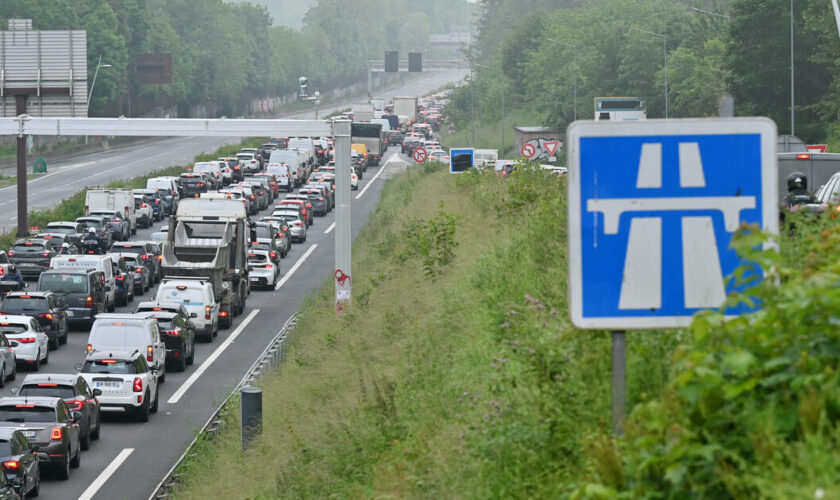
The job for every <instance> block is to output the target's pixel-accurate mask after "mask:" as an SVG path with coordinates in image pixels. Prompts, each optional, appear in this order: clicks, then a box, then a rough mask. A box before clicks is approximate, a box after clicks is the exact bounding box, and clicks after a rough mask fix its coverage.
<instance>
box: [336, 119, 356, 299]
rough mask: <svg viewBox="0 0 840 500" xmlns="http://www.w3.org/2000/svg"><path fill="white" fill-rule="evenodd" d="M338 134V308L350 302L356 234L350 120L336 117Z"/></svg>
mask: <svg viewBox="0 0 840 500" xmlns="http://www.w3.org/2000/svg"><path fill="white" fill-rule="evenodd" d="M333 133H334V135H335V204H336V210H335V310H336V312H337V313H341V312H343V311H344V309H345V308H346V307H347V305H349V303H350V289H351V285H352V281H351V278H350V276H351V274H352V272H351V271H352V269H351V262H352V254H351V251H352V247H351V245H352V243H353V242H352V233H351V207H350V198H351V196H350V169H351V168H352V166H351V165H350V121H349V120H336V122H335V125H334V127H333Z"/></svg>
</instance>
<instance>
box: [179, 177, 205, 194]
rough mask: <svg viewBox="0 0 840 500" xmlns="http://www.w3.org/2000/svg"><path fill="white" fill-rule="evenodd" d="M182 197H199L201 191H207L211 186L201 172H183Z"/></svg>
mask: <svg viewBox="0 0 840 500" xmlns="http://www.w3.org/2000/svg"><path fill="white" fill-rule="evenodd" d="M181 188H182V192H181V198H198V196H199V195H200V194H201V193H206V192H207V191H208V190H209V189H210V186H208V185H207V182H206V181H205V179H204V176H203V175H199V174H181Z"/></svg>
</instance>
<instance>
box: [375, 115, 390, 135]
mask: <svg viewBox="0 0 840 500" xmlns="http://www.w3.org/2000/svg"><path fill="white" fill-rule="evenodd" d="M370 122H371V123H378V124H380V125H382V132H390V131H391V122H389V121H388V120H386V119H385V118H374V119H373V120H371V121H370Z"/></svg>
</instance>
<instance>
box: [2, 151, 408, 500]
mask: <svg viewBox="0 0 840 500" xmlns="http://www.w3.org/2000/svg"><path fill="white" fill-rule="evenodd" d="M412 163H413V162H412ZM408 167H409V163H408V159H407V158H405V157H404V156H402V155H400V154H399V149H398V148H396V147H392V148H390V150H389V152H388V154H387V155H386V157H385V159H384V160H383V162H382V165H381V166H380V167H369V168H368V171H367V172H366V174H365V177H364V179H363V180H362V181H360V184H359V190H358V191H355V192H353V197H352V199H353V236H354V238H355V237H356V236H357V235H358V232H359V231H360V230H361V228H362V227H363V226H364V224H365V223H366V222H367V220H368V218H369V216H370V214H371V213H372V212H373V211H374V210H375V209H376V205H377V203H378V201H379V197H380V195H381V191H382V188H383V186H384V184H385V182H384V179H385V178H387V177H390V176H391V175H393V174H395V173H397V172H400V171H402V170H404V169H405V168H408ZM386 171H387V173H388V174H389V175H377V174H380V173H381V172H386ZM282 196H283V194H282V193H281V195H280V197H281V198H282ZM358 196H360V197H358ZM357 197H358V198H357ZM269 211H270V210H266V211H264V212H263V213H261V214H260V215H259V216H256V217H253V219H257V218H258V217H260V216H262V215H263V214H264V213H266V212H269ZM333 221H334V212H331V213H330V214H328V215H327V216H325V217H318V218H316V220H315V222H314V224H313V225H312V226H311V227H310V228H309V233H308V238H307V241H306V242H305V243H302V244H294V245H293V247H292V250H291V251H290V252H289V254H288V255H287V256H286V258H285V259H283V260H282V261H281V272H282V275H283V277H285V278H286V279H285V281H284V282H283V284H282V286H281V287H280V289H279V290H270V291H262V290H254V291H252V292H251V296H250V297H249V299H248V302H247V310H246V312H245V313H244V314H243V315H241V316H239V317H238V318H236V320H235V323H234V326H233V328H231V329H229V330H221V331H220V332H219V336H218V337H217V338H216V339H215V340H214V341H213V342H212V343H209V344H208V343H197V344H196V359H195V364H194V365H193V366H192V367H188V368H187V370H186V371H185V372H182V373H178V372H173V371H168V372H167V377H166V383H164V384H163V385H162V386H161V395H160V408H159V412H158V413H157V414H153V415H152V416H151V418H150V421H149V422H148V423H138V422H133V421H131V420H130V419H128V418H125V417H123V416H121V415H104V414H103V417H104V418H103V420H104V424H103V428H102V437H101V439H100V440H99V441H95V442H93V443H92V445H91V449H90V450H89V451H86V452H83V454H82V464H81V467H80V468H79V469H76V470H73V471H72V472H71V476H70V479H69V480H67V481H58V480H55V479H52V478H50V479H47V477H45V479H44V481H43V482H42V486H41V495H42V498H85V499H89V498H94V499H112V498H128V499H145V498H148V497H149V495H150V494H151V493H152V491H153V489H154V488H155V487H156V486H157V484H158V482H159V481H160V479H161V478H162V477H163V476H164V475H165V474H166V473H167V472H168V470H169V469H170V467H171V466H172V464H174V463H175V461H176V460H177V458H178V457H179V456H180V454H181V453H182V452H183V450H184V449H185V448H186V446H187V445H188V444H189V443H190V442H191V440H192V438H193V436H194V432H195V431H196V430H197V429H198V428H199V427H200V426H201V425H203V424H204V422H205V421H206V420H207V418H209V416H210V415H211V414H212V412H213V411H214V410H215V408H216V407H217V406H218V404H219V403H220V402H221V401H222V400H223V399H224V398H225V397H226V396H227V394H228V393H229V392H230V390H231V389H232V388H233V387H234V386H235V385H236V383H238V382H239V380H240V379H241V378H242V377H243V376H244V374H245V371H246V370H247V369H248V367H250V366H251V364H252V363H253V361H254V360H255V359H256V357H257V356H258V355H259V354H260V353H261V352H262V350H263V349H264V348H265V346H266V345H267V343H268V342H269V341H270V340H271V339H272V338H273V337H274V335H275V334H276V333H277V331H278V330H279V329H280V327H281V326H282V324H283V323H284V322H285V321H286V319H287V318H288V317H289V316H291V315H292V314H293V313H294V312H295V311H296V310H297V308H298V307H299V306H300V305H301V304H302V302H303V300H304V298H305V297H306V295H307V294H308V293H310V292H311V291H313V290H315V289H317V288H319V287H320V286H321V285H322V284H323V282H324V280H325V279H326V278H328V277H329V276H330V275H331V273H332V270H333V259H334V257H333V252H334V248H335V245H334V234H333V231H332V228H333V227H334V226H333ZM160 225H161V223H157V224H156V225H155V226H154V227H152V228H150V229H142V230H139V231H138V235H137V236H136V239H143V238H146V237H147V236H148V234H150V233H151V232H153V231H155V230H157V229H158V228H159V227H160ZM304 256H305V260H302V258H303V257H304ZM298 262H301V264H300V265H299V266H297V267H296V269H295V271H294V273H293V274H291V275H289V273H290V270H291V269H292V268H293V267H295V265H296V263H298ZM30 286H33V285H32V284H30ZM150 297H154V290H152V291H150V292H148V293H147V294H145V295H144V296H143V297H141V298H138V299H135V302H134V303H132V304H130V306H129V307H128V308H118V312H130V310H133V308H134V307H135V306H136V304H137V303H138V302H139V301H140V300H147V299H148V298H150ZM247 320H250V321H249V323H248V324H247V326H245V327H244V328H239V327H240V325H242V323H243V322H245V321H247ZM236 333H238V336H237V337H236V339H235V340H234V341H233V342H229V343H228V346H227V347H226V348H225V349H224V350H221V351H219V352H217V351H218V350H220V349H221V346H223V344H225V343H226V340H227V339H228V338H229V337H230V336H231V335H233V334H236ZM299 334H301V335H305V334H306V332H300V333H299ZM86 340H87V331H73V332H71V334H70V339H69V341H68V343H67V344H66V345H63V346H61V347H60V348H59V350H57V351H52V352H51V354H50V362H49V364H48V365H46V366H44V367H43V368H42V372H56V373H68V372H75V368H74V366H75V365H76V363H79V362H81V360H82V359H83V356H84V346H85V343H86ZM214 353H216V354H214ZM211 356H212V357H214V361H213V362H212V363H210V364H205V362H206V361H207V359H208V358H209V357H211ZM202 367H203V369H204V372H203V373H202V374H201V376H200V377H198V378H197V379H195V381H194V383H192V384H191V385H190V386H189V387H188V388H187V389H186V390H185V391H181V392H182V394H183V395H181V396H180V397H179V398H173V395H175V394H176V393H177V392H179V389H180V388H181V387H182V386H183V385H184V383H185V382H186V381H187V380H188V379H189V378H190V377H191V375H192V374H193V373H194V372H196V371H197V370H199V369H202ZM26 373H27V372H25V371H21V372H19V373H18V380H17V383H19V382H20V381H21V380H22V379H23V377H24V376H25V375H26ZM13 385H15V384H7V386H6V388H5V389H3V390H0V395H8V394H10V392H9V389H10V387H11V386H13ZM176 399H177V400H176ZM271 431H272V430H271V429H265V431H264V432H271ZM84 493H87V494H89V495H87V496H82V495H83V494H84Z"/></svg>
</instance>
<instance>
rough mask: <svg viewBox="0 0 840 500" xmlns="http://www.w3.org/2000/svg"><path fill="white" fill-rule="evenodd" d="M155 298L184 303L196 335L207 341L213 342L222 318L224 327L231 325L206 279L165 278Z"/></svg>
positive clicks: (160, 300)
mask: <svg viewBox="0 0 840 500" xmlns="http://www.w3.org/2000/svg"><path fill="white" fill-rule="evenodd" d="M155 300H156V301H157V302H177V303H180V304H181V305H183V306H184V308H185V309H186V310H187V312H189V314H190V315H189V317H190V321H191V322H192V323H193V324H194V325H195V332H196V335H198V336H200V337H201V338H202V339H204V340H206V341H207V342H212V341H213V337H216V336H217V335H218V334H219V326H220V325H219V323H220V319H222V320H223V322H224V325H223V326H224V327H229V326H230V325H231V320H232V318H231V317H230V316H227V315H225V316H224V317H221V315H220V313H219V310H220V307H219V303H218V302H216V295H215V292H214V290H213V285H212V284H211V283H209V282H207V281H205V280H197V279H196V280H193V279H164V280H163V281H162V282H161V284H160V286H159V287H158V291H157V297H155Z"/></svg>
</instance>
